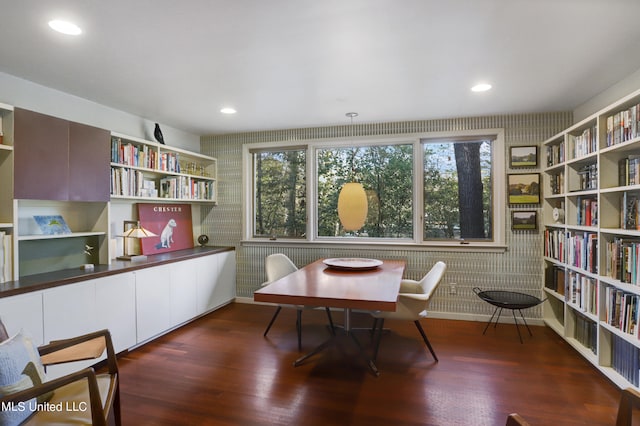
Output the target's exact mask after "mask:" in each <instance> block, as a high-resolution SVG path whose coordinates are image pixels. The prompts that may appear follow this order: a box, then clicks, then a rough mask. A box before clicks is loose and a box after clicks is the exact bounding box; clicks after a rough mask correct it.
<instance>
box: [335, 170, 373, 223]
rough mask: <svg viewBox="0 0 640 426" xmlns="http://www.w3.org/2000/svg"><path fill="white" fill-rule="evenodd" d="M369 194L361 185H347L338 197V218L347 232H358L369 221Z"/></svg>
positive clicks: (352, 183) (353, 183) (351, 183)
mask: <svg viewBox="0 0 640 426" xmlns="http://www.w3.org/2000/svg"><path fill="white" fill-rule="evenodd" d="M367 210H368V205H367V194H366V193H365V191H364V187H363V186H362V184H361V183H355V182H350V183H345V184H344V186H343V187H342V189H341V190H340V195H338V217H339V218H340V223H342V227H343V228H344V229H345V230H346V231H357V230H358V229H360V228H362V227H363V226H364V222H365V220H366V219H367Z"/></svg>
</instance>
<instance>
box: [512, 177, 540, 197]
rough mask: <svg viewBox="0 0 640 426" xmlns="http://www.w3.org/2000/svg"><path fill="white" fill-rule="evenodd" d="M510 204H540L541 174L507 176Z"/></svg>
mask: <svg viewBox="0 0 640 426" xmlns="http://www.w3.org/2000/svg"><path fill="white" fill-rule="evenodd" d="M507 189H508V194H509V195H508V196H509V204H540V173H517V174H515V173H513V174H508V175H507Z"/></svg>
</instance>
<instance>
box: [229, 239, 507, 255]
mask: <svg viewBox="0 0 640 426" xmlns="http://www.w3.org/2000/svg"><path fill="white" fill-rule="evenodd" d="M240 244H241V246H243V247H264V246H274V247H277V246H281V247H305V248H344V247H345V246H357V247H360V248H363V249H368V250H398V249H399V248H402V249H404V250H414V251H454V252H469V251H473V252H485V253H504V252H506V251H507V250H508V247H507V246H506V245H502V244H495V243H481V242H468V243H465V244H460V243H459V242H450V243H449V242H447V243H444V242H443V243H423V244H416V243H413V242H389V241H376V242H373V241H361V240H359V241H349V240H346V241H328V240H316V241H306V240H292V239H275V240H271V239H264V240H263V239H251V240H242V241H241V242H240Z"/></svg>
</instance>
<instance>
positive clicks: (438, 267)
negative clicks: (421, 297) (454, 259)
mask: <svg viewBox="0 0 640 426" xmlns="http://www.w3.org/2000/svg"><path fill="white" fill-rule="evenodd" d="M446 270H447V264H446V263H444V262H443V261H441V260H440V261H438V262H436V264H435V265H433V266H432V267H431V270H429V272H427V274H426V275H425V276H424V277H423V278H422V279H421V280H420V282H419V283H418V285H419V286H420V288H422V293H423V294H425V295H427V296H428V297H429V298H431V295H432V294H433V292H434V291H436V288H438V285H439V284H440V281H441V280H442V277H443V276H444V273H445V271H446Z"/></svg>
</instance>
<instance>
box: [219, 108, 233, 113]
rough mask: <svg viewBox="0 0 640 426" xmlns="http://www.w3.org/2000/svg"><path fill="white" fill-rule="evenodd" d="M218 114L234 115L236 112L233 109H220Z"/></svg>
mask: <svg viewBox="0 0 640 426" xmlns="http://www.w3.org/2000/svg"><path fill="white" fill-rule="evenodd" d="M220 112H221V113H223V114H235V113H236V112H237V111H236V110H235V109H234V108H231V107H225V108H222V109H221V110H220Z"/></svg>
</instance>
